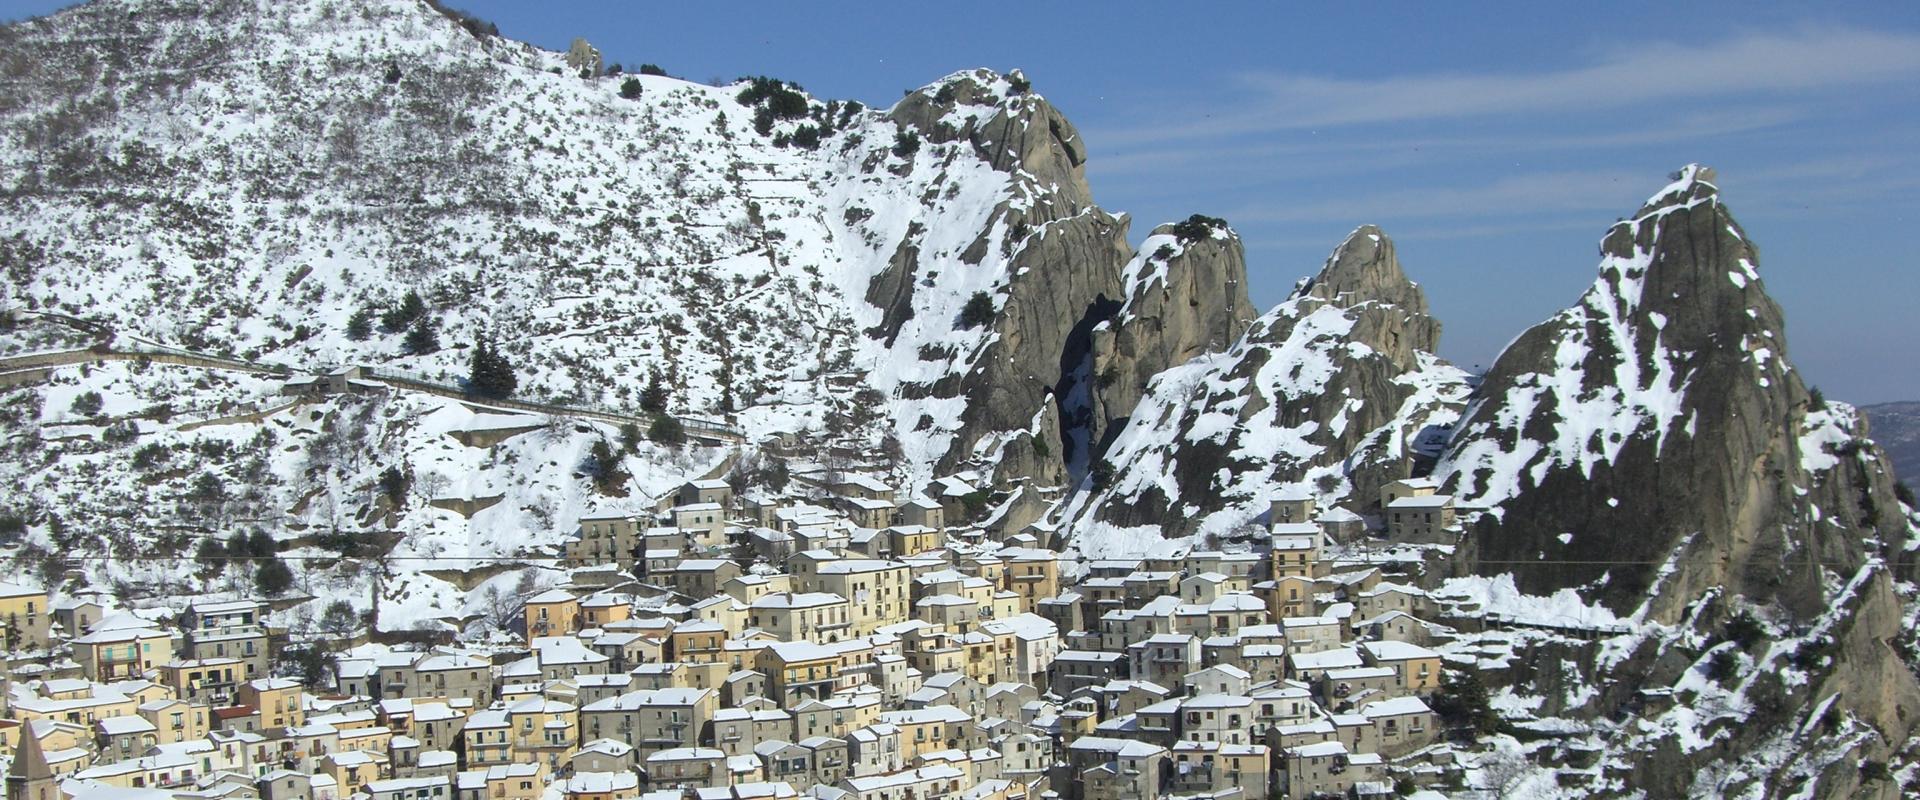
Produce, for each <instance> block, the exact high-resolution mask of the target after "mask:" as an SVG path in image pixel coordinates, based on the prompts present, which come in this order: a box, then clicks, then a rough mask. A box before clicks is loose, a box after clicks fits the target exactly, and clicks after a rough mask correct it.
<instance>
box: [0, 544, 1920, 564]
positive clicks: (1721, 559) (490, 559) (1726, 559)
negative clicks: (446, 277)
mask: <svg viewBox="0 0 1920 800" xmlns="http://www.w3.org/2000/svg"><path fill="white" fill-rule="evenodd" d="M208 538H213V539H214V540H215V541H218V538H217V537H208ZM19 557H20V556H14V558H19ZM49 557H52V558H62V559H65V560H68V561H193V562H199V563H209V562H236V561H264V560H267V559H272V558H278V559H280V560H281V561H346V560H355V561H436V562H437V561H452V562H485V563H506V562H513V561H525V562H538V561H558V560H564V559H565V556H557V555H556V556H545V557H543V556H372V555H367V556H363V555H330V556H318V555H278V554H276V555H270V556H228V555H221V556H207V557H204V558H203V557H197V556H190V555H187V556H161V555H131V556H123V555H111V554H106V553H94V554H83V555H60V556H49ZM1874 561H1875V560H1874V559H1872V558H1867V559H1864V560H1861V561H1844V560H1840V559H1816V560H1811V561H1809V560H1804V559H1799V560H1786V561H1783V562H1782V563H1785V564H1792V565H1807V566H1822V567H1850V568H1851V567H1861V566H1865V565H1866V564H1867V563H1869V562H1874ZM1322 563H1332V564H1335V565H1339V566H1351V565H1362V566H1371V565H1385V564H1425V563H1426V562H1425V561H1421V560H1410V559H1392V558H1383V559H1361V560H1355V559H1338V560H1333V561H1330V562H1322ZM1470 563H1472V564H1475V565H1496V566H1529V565H1537V566H1546V565H1550V564H1553V565H1558V564H1570V565H1581V566H1622V567H1664V566H1682V565H1689V564H1732V563H1734V559H1733V557H1731V556H1698V557H1691V558H1680V559H1671V560H1667V559H1663V560H1659V561H1645V560H1626V559H1553V558H1549V559H1473V560H1472V561H1471V562H1470ZM1877 563H1879V564H1882V565H1884V566H1890V567H1920V561H1879V562H1877Z"/></svg>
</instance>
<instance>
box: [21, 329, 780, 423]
mask: <svg viewBox="0 0 1920 800" xmlns="http://www.w3.org/2000/svg"><path fill="white" fill-rule="evenodd" d="M143 359H144V360H147V361H150V362H153V363H159V364H175V365H179V366H189V367H200V368H203V369H224V370H231V371H235V372H252V373H259V374H265V375H275V376H280V377H291V376H293V375H295V374H296V370H294V369H293V368H292V367H289V366H286V365H284V364H275V363H271V362H264V361H245V360H242V359H238V358H231V357H228V356H212V355H206V354H203V353H195V352H192V351H190V350H181V349H179V348H173V347H167V346H165V345H153V344H148V345H144V346H142V347H139V348H115V347H110V346H108V345H105V344H97V345H94V346H93V347H89V348H86V349H82V350H61V351H56V352H50V353H29V354H27V355H21V356H9V357H4V358H0V373H11V372H24V371H27V370H51V369H53V368H56V367H63V366H72V365H75V364H84V363H88V362H93V361H139V360H143ZM365 371H366V375H367V378H368V379H369V380H373V381H377V382H380V383H385V384H388V385H390V386H395V387H398V388H402V389H409V390H412V391H418V392H424V393H427V394H433V395H439V396H442V397H448V398H452V399H455V400H460V401H462V402H467V403H473V404H475V405H482V406H490V407H494V408H501V409H508V410H515V411H531V412H535V413H540V414H549V415H553V416H570V417H584V418H588V419H599V420H602V421H606V422H612V423H615V424H621V425H625V424H628V423H631V424H635V425H642V426H644V425H647V424H650V423H651V422H652V419H651V418H649V417H643V416H635V415H633V414H630V413H626V412H622V411H617V410H614V409H607V408H595V407H590V406H572V405H563V404H559V403H541V402H535V401H530V400H513V399H505V398H488V397H480V396H477V395H474V394H471V393H469V392H467V391H466V390H465V389H462V388H460V387H458V386H454V385H450V384H446V383H442V382H439V381H435V380H432V379H429V378H427V377H425V376H421V375H415V374H409V373H407V372H405V371H403V370H398V369H394V368H392V367H366V368H365ZM670 416H672V417H673V418H674V419H675V420H677V421H678V422H679V423H680V427H681V428H682V429H683V430H685V431H686V433H687V435H688V436H692V437H695V438H699V439H708V440H718V441H724V442H742V441H745V440H746V436H745V434H743V433H742V432H741V431H740V429H739V428H736V427H734V426H731V425H728V424H726V423H724V422H719V421H717V420H710V419H703V418H700V417H688V416H681V415H679V414H673V415H670Z"/></svg>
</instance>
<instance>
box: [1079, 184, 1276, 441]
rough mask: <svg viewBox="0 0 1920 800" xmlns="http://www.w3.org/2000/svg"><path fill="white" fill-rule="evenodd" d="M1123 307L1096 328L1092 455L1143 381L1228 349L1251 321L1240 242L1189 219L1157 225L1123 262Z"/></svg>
mask: <svg viewBox="0 0 1920 800" xmlns="http://www.w3.org/2000/svg"><path fill="white" fill-rule="evenodd" d="M1122 281H1123V282H1124V283H1125V284H1126V287H1127V295H1126V302H1125V304H1124V305H1122V306H1121V307H1120V309H1119V310H1118V311H1117V312H1116V313H1115V314H1114V316H1113V317H1112V318H1111V319H1109V320H1106V321H1105V322H1102V323H1100V324H1098V325H1097V326H1096V327H1095V328H1094V329H1093V338H1092V348H1093V349H1092V359H1093V360H1092V365H1091V373H1092V377H1093V385H1092V387H1091V390H1090V392H1089V396H1090V399H1091V400H1092V405H1091V409H1090V411H1091V413H1090V414H1089V415H1088V419H1087V425H1088V436H1087V440H1088V441H1089V442H1092V443H1094V445H1095V454H1096V455H1097V454H1098V451H1099V448H1100V446H1101V445H1103V444H1105V443H1106V441H1107V436H1108V435H1109V432H1110V431H1117V430H1118V429H1119V428H1121V427H1124V426H1125V424H1126V417H1127V415H1128V414H1130V413H1132V412H1133V407H1134V405H1135V404H1137V403H1139V402H1140V395H1141V394H1142V393H1144V392H1145V391H1146V388H1147V381H1148V380H1150V379H1152V377H1153V376H1155V375H1158V374H1160V372H1161V371H1163V370H1165V369H1167V368H1168V367H1172V366H1176V365H1179V364H1184V363H1186V362H1188V361H1190V360H1192V359H1194V358H1196V357H1198V356H1200V355H1202V354H1205V353H1217V352H1220V351H1223V350H1225V349H1227V347H1228V346H1230V345H1232V344H1233V342H1234V341H1235V340H1237V339H1239V338H1240V334H1242V333H1243V332H1245V330H1246V327H1247V323H1249V322H1252V321H1253V318H1254V316H1255V314H1254V309H1253V303H1252V301H1250V300H1248V299H1247V265H1246V254H1245V251H1244V250H1243V249H1242V248H1241V245H1240V237H1239V236H1238V235H1236V234H1235V233H1234V232H1233V231H1232V229H1230V228H1228V227H1226V226H1225V225H1223V224H1219V220H1212V219H1208V218H1205V217H1200V216H1197V215H1196V216H1194V217H1193V218H1192V219H1189V220H1188V221H1187V222H1185V223H1182V224H1180V225H1171V224H1168V225H1161V226H1160V227H1158V228H1155V229H1154V230H1153V234H1152V235H1151V236H1148V237H1147V240H1146V241H1145V242H1144V243H1143V244H1142V245H1141V247H1140V252H1139V253H1137V254H1135V255H1134V257H1133V259H1132V260H1131V261H1129V262H1127V266H1126V271H1125V274H1124V276H1123V278H1122Z"/></svg>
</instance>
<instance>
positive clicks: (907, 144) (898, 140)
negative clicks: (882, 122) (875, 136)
mask: <svg viewBox="0 0 1920 800" xmlns="http://www.w3.org/2000/svg"><path fill="white" fill-rule="evenodd" d="M918 152H920V134H917V133H914V132H913V131H900V132H899V133H895V134H894V135H893V154H894V155H896V156H899V157H901V158H911V157H913V154H914V153H918Z"/></svg>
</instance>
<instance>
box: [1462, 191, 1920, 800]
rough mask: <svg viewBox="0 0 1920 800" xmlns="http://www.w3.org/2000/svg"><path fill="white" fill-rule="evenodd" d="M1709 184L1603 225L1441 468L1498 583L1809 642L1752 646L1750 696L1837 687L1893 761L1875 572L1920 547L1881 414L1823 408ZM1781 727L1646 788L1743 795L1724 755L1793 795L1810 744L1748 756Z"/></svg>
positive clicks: (1628, 682)
mask: <svg viewBox="0 0 1920 800" xmlns="http://www.w3.org/2000/svg"><path fill="white" fill-rule="evenodd" d="M1712 180H1713V175H1712V172H1711V170H1707V169H1705V168H1703V167H1697V166H1691V167H1688V168H1686V169H1684V170H1682V171H1681V172H1679V173H1677V174H1676V176H1675V180H1674V181H1673V183H1671V184H1670V185H1669V186H1667V187H1666V188H1665V189H1663V190H1661V191H1660V192H1659V193H1658V194H1656V195H1654V196H1653V198H1652V199H1650V200H1649V201H1648V202H1647V204H1646V205H1645V206H1644V207H1643V208H1641V209H1640V210H1639V211H1638V212H1637V213H1635V214H1634V215H1633V217H1632V218H1630V219H1628V220H1626V221H1623V222H1620V223H1617V224H1616V225H1614V226H1613V228H1612V229H1610V230H1609V231H1608V232H1607V235H1606V237H1605V239H1604V240H1602V242H1601V253H1602V260H1601V263H1600V275H1599V278H1598V279H1597V280H1596V281H1595V282H1594V284H1593V287H1592V288H1591V289H1589V290H1588V291H1587V293H1586V294H1585V295H1584V296H1583V297H1582V298H1581V300H1580V302H1579V303H1578V304H1577V305H1575V306H1573V307H1572V308H1570V309H1568V310H1566V311H1563V312H1561V313H1560V314H1559V315H1557V316H1555V317H1554V318H1552V319H1550V320H1548V321H1546V322H1544V323H1542V324H1540V325H1538V326H1536V327H1534V328H1533V329H1531V330H1529V331H1528V332H1527V333H1526V334H1524V335H1523V336H1521V337H1520V338H1519V339H1518V340H1516V341H1515V342H1514V343H1513V344H1512V345H1511V346H1509V347H1508V349H1507V351H1506V352H1504V353H1502V354H1501V356H1500V358H1499V359H1498V361H1497V362H1496V363H1495V364H1494V367H1493V369H1492V371H1491V372H1490V373H1489V374H1488V375H1487V376H1486V379H1485V381H1484V382H1483V383H1482V384H1481V385H1480V386H1479V387H1478V389H1477V390H1476V392H1475V395H1474V400H1473V403H1472V405H1471V407H1470V409H1469V410H1468V411H1467V414H1466V417H1465V419H1464V420H1463V421H1462V422H1461V423H1460V425H1459V426H1458V427H1457V429H1456V435H1455V436H1454V438H1453V440H1452V442H1451V443H1450V444H1449V446H1448V451H1447V454H1446V456H1445V458H1444V460H1443V462H1442V464H1441V466H1440V468H1439V470H1438V471H1437V473H1436V474H1437V475H1439V476H1442V477H1443V478H1444V479H1445V480H1446V482H1447V484H1448V486H1449V487H1451V490H1452V491H1453V492H1454V493H1455V494H1457V495H1458V496H1459V497H1460V499H1461V500H1462V502H1464V503H1465V504H1467V505H1468V506H1484V507H1486V508H1488V509H1489V510H1488V511H1487V512H1486V513H1484V514H1482V515H1480V516H1479V518H1478V520H1477V521H1476V522H1473V523H1471V527H1470V528H1469V538H1468V543H1469V545H1470V549H1471V550H1472V551H1473V552H1474V553H1475V554H1476V555H1477V558H1478V560H1479V563H1480V571H1481V572H1483V573H1486V574H1497V573H1507V572H1511V573H1513V574H1514V576H1515V580H1516V583H1517V585H1518V586H1519V587H1520V588H1521V589H1522V590H1523V591H1525V592H1528V593H1530V594H1538V595H1546V594H1552V593H1554V592H1556V591H1558V590H1561V589H1576V590H1578V591H1580V592H1581V593H1582V594H1583V595H1585V596H1587V597H1588V598H1590V599H1591V600H1594V601H1597V602H1600V603H1603V604H1605V605H1606V606H1608V607H1610V608H1611V609H1613V610H1614V611H1615V612H1616V613H1617V614H1619V615H1621V616H1623V617H1626V616H1629V615H1631V616H1632V617H1633V618H1634V619H1636V620H1639V621H1641V623H1642V624H1646V623H1658V624H1664V625H1672V626H1678V629H1679V630H1683V631H1685V630H1692V631H1697V632H1699V633H1698V635H1702V636H1705V635H1710V634H1711V633H1712V632H1713V631H1715V630H1716V629H1717V626H1719V625H1720V624H1721V623H1722V622H1723V621H1724V620H1726V619H1728V618H1730V617H1731V616H1732V615H1734V614H1736V613H1739V614H1746V615H1751V616H1752V617H1755V618H1757V619H1759V620H1762V621H1763V622H1764V623H1765V628H1766V630H1767V631H1768V635H1769V636H1770V637H1776V638H1780V639H1789V638H1790V637H1801V638H1802V639H1803V640H1804V641H1802V642H1801V643H1799V644H1797V645H1794V644H1791V643H1790V644H1788V645H1780V646H1774V647H1770V648H1765V649H1759V650H1757V651H1756V652H1755V654H1754V655H1752V658H1753V659H1754V662H1755V663H1754V664H1753V670H1754V674H1755V675H1756V676H1757V677H1756V678H1754V679H1753V681H1752V682H1751V683H1748V684H1742V685H1741V686H1740V689H1739V691H1740V693H1741V695H1742V696H1743V699H1745V700H1747V701H1749V702H1751V703H1752V704H1753V706H1754V708H1755V709H1756V712H1755V714H1756V715H1760V714H1771V715H1772V716H1776V717H1782V719H1780V720H1778V722H1780V723H1782V724H1785V725H1788V726H1789V728H1788V729H1791V727H1790V726H1792V725H1798V724H1801V723H1803V722H1805V720H1801V719H1797V718H1794V717H1793V715H1792V712H1795V710H1796V709H1797V710H1798V712H1799V713H1806V711H1805V710H1806V709H1807V708H1810V707H1811V706H1812V705H1813V704H1814V703H1815V702H1816V701H1820V700H1822V699H1824V698H1828V697H1830V696H1834V695H1838V699H1837V700H1836V701H1835V705H1834V707H1835V708H1837V709H1840V710H1839V711H1836V712H1834V713H1835V715H1836V718H1837V719H1852V720H1858V721H1860V723H1861V725H1860V727H1858V728H1853V727H1851V726H1842V727H1844V728H1845V729H1846V730H1848V731H1851V732H1853V733H1863V732H1869V731H1870V733H1871V735H1867V736H1862V737H1860V738H1858V739H1857V740H1848V741H1856V744H1854V745H1853V746H1855V747H1857V748H1858V753H1859V755H1860V757H1862V758H1865V757H1872V758H1884V757H1885V756H1886V754H1887V752H1888V750H1889V749H1890V748H1891V746H1892V745H1891V744H1889V743H1899V742H1903V741H1904V740H1905V739H1906V737H1907V735H1908V734H1909V733H1910V732H1911V725H1912V720H1914V719H1915V714H1916V713H1920V686H1916V683H1915V680H1914V676H1913V673H1912V671H1911V669H1910V668H1909V666H1908V665H1907V664H1905V663H1903V662H1902V660H1901V659H1900V658H1899V656H1898V655H1897V654H1896V653H1895V651H1894V650H1893V649H1892V648H1890V647H1889V646H1888V645H1887V642H1888V641H1890V640H1892V639H1893V638H1894V637H1896V636H1898V635H1899V634H1900V633H1901V622H1900V617H1901V615H1900V612H1899V611H1898V609H1899V603H1898V601H1897V599H1896V598H1895V597H1894V595H1893V594H1892V591H1891V587H1892V581H1891V576H1890V575H1889V574H1888V571H1887V568H1886V566H1885V564H1884V562H1883V561H1882V560H1881V559H1887V558H1890V557H1892V556H1893V555H1894V554H1897V553H1900V552H1902V551H1901V549H1900V548H1901V546H1902V545H1903V543H1905V542H1906V541H1908V540H1909V538H1910V536H1911V534H1912V531H1911V529H1910V526H1909V523H1908V519H1907V510H1906V509H1904V508H1903V507H1902V506H1901V505H1900V504H1899V503H1898V502H1897V501H1896V500H1895V498H1894V494H1893V476H1892V472H1891V470H1890V468H1889V464H1888V461H1887V459H1886V458H1885V456H1884V455H1883V454H1882V453H1881V452H1880V450H1879V448H1878V447H1876V446H1875V445H1874V444H1873V443H1872V442H1871V441H1870V440H1867V439H1866V430H1865V425H1864V423H1863V422H1862V421H1860V420H1859V419H1858V418H1857V417H1856V416H1855V414H1854V412H1853V411H1852V409H1850V408H1847V407H1845V406H1842V405H1840V404H1837V403H1825V402H1819V403H1816V402H1813V399H1812V398H1810V396H1809V394H1808V392H1807V390H1806V388H1805V386H1804V385H1803V383H1802V382H1801V379H1800V375H1799V373H1798V372H1796V371H1795V370H1794V369H1793V368H1792V366H1791V365H1790V364H1789V363H1788V362H1787V359H1786V340H1785V333H1784V323H1783V319H1782V315H1781V312H1780V308H1779V306H1777V305H1775V304H1774V302H1773V300H1772V299H1771V298H1769V297H1768V296H1767V294H1766V291H1765V289H1764V287H1763V286H1762V284H1761V280H1760V274H1759V272H1758V265H1759V252H1758V250H1757V248H1756V247H1755V246H1754V245H1753V243H1752V242H1751V240H1749V239H1748V238H1747V235H1746V233H1745V231H1743V230H1742V229H1741V228H1740V226H1739V224H1738V223H1736V222H1735V221H1734V219H1733V217H1732V215H1731V214H1730V213H1729V211H1728V210H1727V207H1726V205H1725V204H1724V203H1723V202H1722V201H1721V198H1720V194H1719V190H1718V189H1717V188H1716V187H1715V186H1714V184H1713V183H1712ZM1788 652H1792V653H1794V654H1796V655H1794V656H1791V657H1789V656H1788V655H1787V653H1788ZM1775 673H1779V674H1782V675H1796V676H1800V677H1804V679H1805V681H1804V682H1798V683H1796V682H1794V681H1791V680H1786V679H1784V678H1782V679H1780V680H1778V681H1775V680H1774V678H1773V677H1772V676H1773V675H1774V674H1775ZM1679 679H1680V678H1679V676H1674V675H1663V674H1661V670H1660V669H1658V668H1657V667H1656V666H1653V665H1651V662H1650V663H1649V664H1648V665H1635V664H1633V663H1632V662H1629V665H1628V666H1625V667H1622V668H1620V669H1618V670H1616V671H1615V672H1614V673H1612V674H1610V675H1608V676H1607V680H1608V681H1610V682H1613V683H1614V684H1616V685H1618V686H1620V687H1625V689H1626V690H1627V691H1632V690H1633V689H1635V688H1637V687H1640V686H1649V687H1654V686H1663V685H1670V684H1672V683H1673V682H1675V681H1678V680H1679ZM1848 715H1850V716H1848ZM1761 718H1762V717H1761V716H1754V717H1752V718H1751V719H1750V720H1749V721H1758V720H1760V719H1761ZM1779 730H1780V727H1779V725H1754V726H1745V727H1742V728H1741V729H1740V730H1739V731H1737V732H1736V733H1734V734H1733V735H1732V737H1731V738H1730V740H1729V743H1728V744H1726V745H1723V746H1722V747H1720V748H1717V750H1718V751H1720V752H1719V755H1717V756H1716V755H1715V754H1714V752H1715V751H1713V750H1708V751H1702V752H1699V753H1694V754H1689V755H1686V756H1685V757H1683V758H1678V759H1677V760H1676V759H1675V757H1674V756H1673V754H1672V753H1670V752H1669V753H1667V754H1666V755H1665V756H1663V757H1661V759H1655V758H1654V756H1653V755H1651V754H1645V753H1643V754H1639V755H1638V756H1636V757H1639V758H1643V759H1646V760H1644V761H1643V763H1642V764H1641V766H1642V767H1643V768H1644V771H1643V773H1642V774H1641V775H1640V777H1643V778H1645V779H1646V781H1647V782H1646V783H1644V784H1639V785H1643V786H1646V787H1649V788H1648V790H1649V791H1653V792H1655V793H1659V791H1660V789H1659V788H1658V787H1662V786H1664V787H1665V788H1666V789H1667V790H1678V791H1682V792H1683V793H1698V792H1699V791H1703V790H1704V791H1709V793H1716V794H1717V793H1720V792H1732V791H1733V790H1734V789H1737V788H1740V787H1734V786H1720V785H1715V786H1703V785H1702V784H1699V783H1695V782H1693V781H1696V780H1697V772H1698V770H1700V769H1701V768H1702V766H1703V765H1704V764H1705V763H1707V762H1708V761H1709V760H1712V759H1714V758H1724V759H1727V760H1739V761H1741V762H1742V764H1743V766H1744V767H1746V768H1748V769H1750V770H1758V772H1757V773H1756V774H1767V773H1769V772H1772V771H1775V770H1778V774H1776V775H1774V777H1775V778H1777V779H1779V782H1778V786H1781V787H1784V786H1787V785H1789V784H1790V781H1789V780H1788V779H1789V778H1790V777H1791V770H1793V769H1801V770H1805V769H1808V767H1807V766H1806V764H1807V761H1806V759H1808V758H1811V757H1812V756H1810V755H1808V753H1809V752H1811V751H1804V750H1803V751H1801V752H1800V754H1799V755H1797V756H1796V757H1795V758H1794V759H1780V758H1778V757H1777V754H1776V755H1774V756H1766V755H1760V754H1758V753H1756V752H1747V749H1748V748H1751V749H1755V750H1759V749H1764V748H1768V747H1775V746H1778V745H1777V743H1775V742H1774V740H1773V739H1770V738H1768V737H1775V736H1777V735H1778V732H1779ZM1834 735H1835V736H1836V740H1842V739H1845V738H1846V737H1845V736H1843V735H1841V734H1839V733H1837V732H1836V733H1835V734H1834ZM1843 760H1845V761H1848V762H1849V763H1852V764H1857V763H1858V761H1857V760H1856V759H1843ZM1769 761H1771V762H1774V763H1767V762H1769ZM1880 783H1881V784H1882V786H1881V787H1878V788H1876V787H1872V786H1868V787H1866V788H1865V789H1864V790H1862V788H1861V786H1860V780H1859V775H1858V773H1857V771H1849V770H1838V771H1829V774H1825V775H1823V776H1822V778H1821V786H1820V787H1819V789H1820V791H1819V792H1818V794H1820V795H1821V796H1829V797H1843V796H1853V793H1854V792H1855V791H1856V790H1862V791H1867V792H1869V793H1871V792H1873V791H1880V792H1883V793H1886V794H1885V796H1892V795H1891V792H1893V791H1897V790H1895V789H1892V788H1890V787H1891V782H1887V781H1882V782H1880ZM1778 791H1781V792H1785V791H1786V790H1785V789H1784V788H1782V789H1778ZM1763 793H1765V794H1767V795H1768V796H1771V795H1772V791H1770V790H1764V789H1763Z"/></svg>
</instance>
